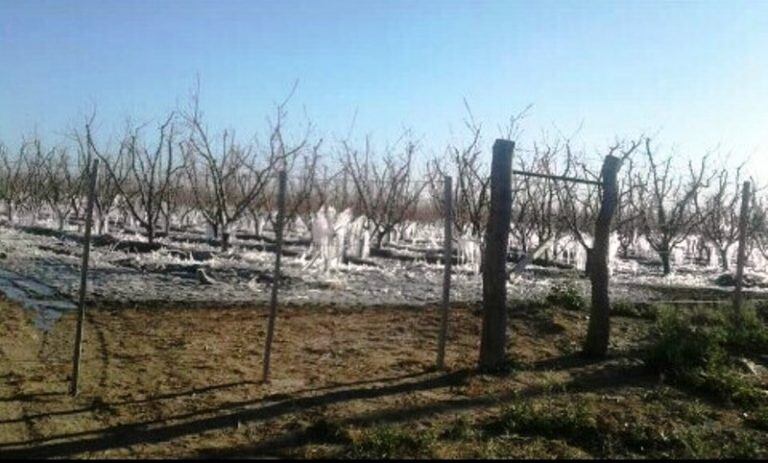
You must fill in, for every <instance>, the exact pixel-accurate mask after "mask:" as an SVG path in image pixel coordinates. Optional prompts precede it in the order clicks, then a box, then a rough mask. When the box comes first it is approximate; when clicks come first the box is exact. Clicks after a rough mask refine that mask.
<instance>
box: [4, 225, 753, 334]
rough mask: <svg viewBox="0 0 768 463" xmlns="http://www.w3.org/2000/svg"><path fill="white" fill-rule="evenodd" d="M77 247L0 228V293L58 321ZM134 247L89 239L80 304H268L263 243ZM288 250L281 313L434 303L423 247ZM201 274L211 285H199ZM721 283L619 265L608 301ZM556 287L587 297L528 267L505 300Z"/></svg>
mask: <svg viewBox="0 0 768 463" xmlns="http://www.w3.org/2000/svg"><path fill="white" fill-rule="evenodd" d="M79 238H80V237H79V235H77V233H75V232H65V233H61V234H60V233H54V232H48V231H45V230H42V229H35V228H20V227H8V226H2V227H0V252H1V253H2V254H0V255H1V256H3V257H2V260H0V270H2V272H0V290H2V291H3V292H4V293H5V294H6V295H7V296H8V297H9V298H11V299H16V300H21V301H23V302H25V305H27V306H28V307H30V308H33V309H36V310H38V311H39V312H40V319H41V322H42V324H46V320H49V321H50V320H53V319H55V318H56V316H55V314H56V313H57V312H59V311H61V310H67V309H71V308H73V307H74V305H73V303H72V302H73V301H76V300H77V292H78V288H79V281H80V270H79V269H80V261H81V252H82V243H81V242H80V241H79ZM294 238H295V237H294ZM142 242H143V237H142V236H141V235H139V234H125V233H119V234H116V235H113V239H107V240H105V239H103V238H102V239H98V238H97V239H95V242H94V246H93V247H92V251H91V261H90V262H91V263H90V269H91V271H90V273H89V286H88V297H87V298H88V301H89V302H90V303H91V304H94V305H100V306H109V307H131V306H147V305H148V304H149V305H154V306H164V307H174V306H185V307H189V306H207V307H213V306H216V307H228V306H239V305H248V304H252V303H257V304H258V303H264V302H266V301H268V300H269V291H270V285H271V280H272V279H271V274H272V268H273V262H274V252H272V251H271V249H270V243H269V240H268V238H267V240H266V241H265V240H260V239H254V238H249V239H237V240H235V242H234V243H233V246H232V247H231V248H230V249H229V250H228V251H221V250H220V249H219V248H217V247H213V246H211V245H210V244H208V243H207V242H206V241H205V239H203V237H202V235H198V234H195V233H172V234H171V235H170V236H167V237H163V238H161V239H159V242H158V245H156V246H155V248H156V249H154V250H148V249H146V248H144V249H142V246H141V245H142ZM288 243H289V244H288V245H287V246H286V247H285V248H284V254H286V257H285V258H284V259H283V270H282V272H283V278H284V279H283V284H282V286H281V288H280V303H281V304H306V303H318V304H332V305H337V306H340V307H345V306H358V307H359V306H384V305H398V306H403V305H408V306H423V305H427V304H433V303H437V302H439V301H440V295H441V291H442V272H443V266H442V264H441V263H440V258H439V254H437V257H435V253H436V252H437V253H439V250H437V251H436V250H435V249H430V247H429V246H428V245H427V244H424V243H405V242H403V243H396V244H392V245H390V246H389V247H386V248H384V252H385V253H386V254H387V257H369V258H367V259H366V260H365V261H364V263H362V264H353V263H347V264H340V265H339V266H338V267H337V268H335V269H330V270H328V271H324V270H323V268H322V265H320V264H319V263H317V262H315V264H313V265H309V266H308V263H309V261H308V259H306V258H302V255H303V254H306V252H307V250H308V245H307V243H306V242H304V241H302V240H300V239H294V240H288ZM144 244H146V243H144ZM137 248H139V249H137ZM264 249H267V250H264ZM141 251H143V252H141ZM512 265H513V264H512V263H511V262H510V267H509V268H510V269H511V268H512ZM200 270H202V272H204V274H205V275H206V276H207V277H209V279H203V280H201V278H200V275H199V271H200ZM720 274H721V272H719V271H717V270H712V269H704V268H701V267H694V266H682V267H678V268H677V271H676V273H674V274H673V275H670V276H667V277H663V276H662V275H661V272H660V270H659V269H658V268H655V267H654V266H652V265H638V264H637V263H635V262H629V261H622V260H618V261H616V262H615V263H614V274H613V280H612V285H611V292H612V297H613V299H614V301H618V300H621V301H628V302H646V301H654V300H655V301H658V300H665V298H666V297H667V295H668V293H669V291H675V292H678V290H680V291H682V292H684V293H685V294H687V295H690V297H691V298H695V299H706V298H707V297H710V298H711V297H712V296H713V295H714V297H715V298H718V299H719V298H721V297H724V296H725V295H726V292H727V291H729V290H730V288H721V287H719V286H717V285H716V284H715V279H716V278H717V276H719V275H720ZM753 276H754V278H755V279H756V281H757V283H758V285H757V286H756V287H753V288H750V291H752V292H762V291H764V289H761V288H762V286H763V285H762V284H761V281H763V280H764V276H762V275H759V274H753ZM564 281H569V282H570V284H572V285H574V286H576V287H577V288H579V289H580V290H581V291H582V292H583V294H584V295H585V296H588V291H589V282H588V280H587V279H586V278H585V277H584V276H583V275H582V273H581V272H579V271H577V270H576V269H566V268H559V267H541V266H536V265H531V266H529V267H528V268H527V269H526V270H525V271H524V272H523V273H522V274H520V275H516V276H515V277H513V278H511V280H510V284H509V285H508V297H509V299H511V300H512V299H516V300H532V299H537V298H542V297H545V296H546V294H547V293H548V292H549V291H550V289H551V287H552V286H553V285H557V284H562V283H563V282H564ZM481 297H482V282H481V276H480V275H479V274H476V273H475V272H474V271H473V270H472V269H471V268H468V267H467V266H463V265H457V266H454V273H453V277H452V287H451V299H452V301H455V302H467V303H472V302H476V301H479V300H480V299H481Z"/></svg>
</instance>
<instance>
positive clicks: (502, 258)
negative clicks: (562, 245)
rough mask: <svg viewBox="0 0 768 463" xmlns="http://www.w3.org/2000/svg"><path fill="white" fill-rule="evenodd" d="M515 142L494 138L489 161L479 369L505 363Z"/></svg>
mask: <svg viewBox="0 0 768 463" xmlns="http://www.w3.org/2000/svg"><path fill="white" fill-rule="evenodd" d="M514 149H515V143H514V142H513V141H509V140H502V139H497V140H496V142H495V143H494V144H493V160H492V161H491V207H490V213H489V215H488V225H487V227H486V230H485V253H484V256H483V264H482V265H483V328H482V337H481V339H480V362H479V367H480V369H481V370H489V371H493V370H498V369H501V368H503V367H504V366H505V363H506V342H507V284H506V283H507V271H506V264H507V246H508V244H509V226H510V220H511V212H512V211H511V208H512V204H511V203H512V153H513V151H514Z"/></svg>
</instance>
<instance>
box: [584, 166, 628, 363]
mask: <svg viewBox="0 0 768 463" xmlns="http://www.w3.org/2000/svg"><path fill="white" fill-rule="evenodd" d="M619 169H621V159H619V158H617V157H616V156H612V155H608V156H606V157H605V161H604V162H603V168H602V172H601V174H600V177H601V179H602V185H603V192H602V202H601V204H600V211H599V212H598V215H597V221H596V222H595V239H594V243H593V244H592V251H591V252H590V261H589V265H588V266H587V270H588V273H589V280H590V283H591V284H592V307H591V308H590V314H589V327H588V328H587V338H586V341H585V343H584V354H586V355H587V356H590V357H602V356H604V355H605V354H606V352H607V351H608V340H609V336H610V330H611V318H610V317H611V304H610V300H609V298H608V280H609V277H608V258H609V256H608V251H609V249H610V247H609V242H610V236H611V221H612V220H613V214H614V212H615V211H616V206H617V205H618V201H619V192H618V190H619V187H618V183H617V177H618V174H619Z"/></svg>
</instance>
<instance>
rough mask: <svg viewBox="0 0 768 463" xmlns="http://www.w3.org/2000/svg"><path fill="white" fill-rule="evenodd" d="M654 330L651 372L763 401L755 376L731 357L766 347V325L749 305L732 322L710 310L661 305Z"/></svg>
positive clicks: (730, 397) (742, 400)
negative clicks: (681, 308) (687, 309)
mask: <svg viewBox="0 0 768 463" xmlns="http://www.w3.org/2000/svg"><path fill="white" fill-rule="evenodd" d="M654 334H655V336H656V342H655V343H654V344H653V345H652V346H651V347H650V349H649V351H648V353H647V356H646V364H647V365H648V366H649V367H651V368H652V369H654V370H655V371H656V372H658V373H660V374H665V375H668V376H669V377H670V378H671V379H672V380H673V381H674V382H676V383H678V384H681V385H684V386H689V387H692V388H694V389H697V390H700V391H702V392H707V393H710V394H713V395H715V396H716V397H718V398H720V399H722V400H725V401H732V402H735V403H739V404H742V405H753V404H757V403H760V402H761V401H763V400H764V398H765V394H764V392H763V391H762V390H761V389H760V388H759V387H758V386H757V384H756V381H754V379H753V378H750V377H749V376H747V375H745V374H743V373H741V372H740V371H738V370H737V369H736V368H735V366H734V364H733V362H732V361H731V359H732V357H733V356H734V355H743V354H754V353H756V352H761V351H762V352H765V351H766V350H767V349H766V348H767V347H768V330H766V328H765V326H764V325H763V323H762V321H761V320H760V319H759V317H758V315H757V314H756V312H755V311H754V308H746V309H745V310H744V311H743V314H742V317H741V318H740V320H739V321H737V320H735V319H734V318H732V317H728V316H726V315H724V314H723V313H722V312H715V311H713V310H709V311H705V310H702V309H697V310H694V311H692V312H684V311H681V310H674V309H671V308H669V307H663V308H661V309H660V311H659V316H658V319H657V321H656V325H655V327H654Z"/></svg>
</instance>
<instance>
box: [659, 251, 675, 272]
mask: <svg viewBox="0 0 768 463" xmlns="http://www.w3.org/2000/svg"><path fill="white" fill-rule="evenodd" d="M659 257H660V258H661V268H662V272H663V273H664V276H667V275H669V274H670V273H672V266H671V265H670V263H669V257H670V250H669V248H667V249H666V250H663V251H659Z"/></svg>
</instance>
